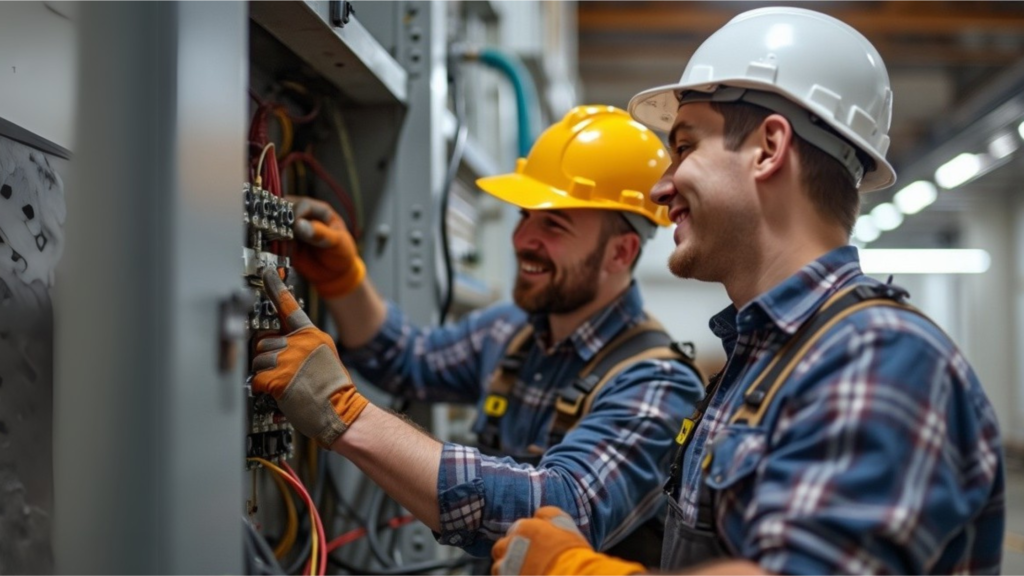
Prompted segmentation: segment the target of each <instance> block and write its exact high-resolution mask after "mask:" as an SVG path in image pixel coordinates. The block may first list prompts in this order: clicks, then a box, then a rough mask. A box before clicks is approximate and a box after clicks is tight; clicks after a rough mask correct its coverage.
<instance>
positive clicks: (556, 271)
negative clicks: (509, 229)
mask: <svg viewBox="0 0 1024 576" xmlns="http://www.w3.org/2000/svg"><path fill="white" fill-rule="evenodd" d="M604 247H605V244H604V243H603V242H598V244H597V246H596V247H595V248H594V250H593V251H592V252H591V253H590V254H587V256H586V257H584V258H583V259H582V260H581V261H580V262H578V263H577V264H575V265H573V266H571V267H566V268H556V267H555V265H554V263H553V262H551V261H550V260H547V259H546V258H543V257H541V256H540V255H539V254H536V253H534V252H528V251H525V250H524V251H521V252H519V253H518V254H517V256H518V257H519V260H520V262H535V263H538V264H541V265H543V266H545V267H547V268H548V269H549V270H551V271H552V272H551V273H550V280H549V281H548V282H547V285H545V286H544V287H543V288H541V289H540V290H537V289H536V287H535V286H534V282H533V281H531V280H529V279H526V278H524V277H523V276H521V275H520V276H517V277H516V285H515V287H514V288H513V290H512V298H513V299H514V300H515V302H516V304H517V305H518V306H519V307H520V308H522V309H523V310H526V311H527V312H529V313H531V314H568V313H570V312H575V311H576V310H578V309H580V308H581V307H583V306H585V305H586V304H589V303H591V302H593V300H594V298H596V297H597V290H598V285H599V279H600V273H601V259H602V256H603V255H604Z"/></svg>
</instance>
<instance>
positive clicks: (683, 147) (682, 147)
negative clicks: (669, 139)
mask: <svg viewBox="0 0 1024 576" xmlns="http://www.w3.org/2000/svg"><path fill="white" fill-rule="evenodd" d="M690 148H691V146H690V145H689V144H676V147H675V149H674V150H673V151H674V152H675V154H676V157H682V156H683V155H684V154H686V153H687V152H689V151H690Z"/></svg>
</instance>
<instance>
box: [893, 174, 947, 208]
mask: <svg viewBox="0 0 1024 576" xmlns="http://www.w3.org/2000/svg"><path fill="white" fill-rule="evenodd" d="M938 196H939V193H938V190H937V189H936V188H935V184H932V183H931V182H929V181H927V180H918V181H917V182H911V183H910V184H908V185H907V186H905V187H904V188H903V189H902V190H900V191H899V192H897V193H896V195H895V196H894V197H893V199H892V200H893V203H895V204H896V207H897V208H899V209H900V212H903V213H904V214H917V213H918V212H920V211H921V210H923V209H924V208H925V207H926V206H928V205H929V204H931V203H932V202H935V199H936V198H938Z"/></svg>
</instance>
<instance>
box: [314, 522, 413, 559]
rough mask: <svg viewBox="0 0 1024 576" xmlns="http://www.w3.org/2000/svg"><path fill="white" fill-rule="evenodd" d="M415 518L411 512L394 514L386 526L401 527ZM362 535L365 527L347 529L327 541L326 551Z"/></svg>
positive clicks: (364, 532)
mask: <svg viewBox="0 0 1024 576" xmlns="http://www.w3.org/2000/svg"><path fill="white" fill-rule="evenodd" d="M415 519H416V518H415V517H413V515H411V514H406V515H405V516H395V517H394V518H392V519H391V520H388V522H387V527H388V528H390V529H392V530H394V529H396V528H401V527H402V526H405V525H406V524H408V523H410V522H412V521H413V520H415ZM364 536H366V527H360V528H356V529H354V530H349V531H348V532H345V533H344V534H342V535H341V536H338V537H337V538H335V539H334V540H331V541H330V542H328V543H327V553H328V554H330V553H331V552H334V551H335V550H337V549H338V548H341V547H342V546H345V545H347V544H351V543H353V542H355V541H356V540H359V539H360V538H362V537H364Z"/></svg>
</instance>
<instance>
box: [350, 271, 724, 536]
mask: <svg viewBox="0 0 1024 576" xmlns="http://www.w3.org/2000/svg"><path fill="white" fill-rule="evenodd" d="M645 318H646V315H645V313H644V311H643V306H642V302H641V298H640V292H639V289H638V288H637V287H636V285H635V284H634V285H633V286H631V287H630V289H629V290H628V291H627V292H626V293H625V294H624V295H623V296H622V297H621V298H619V299H618V300H617V301H615V302H614V303H612V304H611V305H609V306H608V307H606V308H604V309H602V310H601V311H599V312H598V313H596V314H595V315H594V316H593V317H591V318H589V319H588V320H587V321H585V322H584V323H583V324H582V325H580V327H579V328H578V329H577V330H576V331H575V332H574V333H573V334H572V335H570V336H569V337H568V338H566V339H565V340H563V341H562V342H559V343H555V344H554V345H553V346H552V347H551V348H550V349H545V345H544V342H546V339H547V334H548V328H547V324H546V317H544V316H538V317H531V318H528V317H527V314H526V313H525V312H524V311H522V310H521V309H519V308H517V307H515V306H513V305H510V304H508V305H497V306H493V307H491V308H488V309H486V310H482V311H476V312H474V313H472V314H470V315H469V316H468V317H466V318H464V319H463V320H461V321H460V322H458V323H456V324H452V325H448V326H445V327H442V328H434V329H421V328H417V327H414V326H413V325H411V324H410V323H409V322H408V321H407V320H406V319H405V318H404V317H403V315H402V314H401V312H400V311H399V310H398V308H397V307H395V306H394V305H389V309H388V316H387V320H386V321H385V323H384V326H383V327H382V329H381V331H380V333H379V334H378V335H377V336H376V337H375V338H374V340H372V341H371V342H370V343H369V344H367V345H366V346H365V347H363V348H361V349H359V350H353V351H346V352H344V353H343V356H342V357H343V360H344V362H345V363H346V365H348V366H350V367H352V368H355V369H356V370H358V371H359V372H360V374H362V375H363V376H364V377H365V378H366V379H367V380H368V381H369V382H373V383H374V384H375V385H377V386H379V387H382V388H383V389H385V390H387V391H388V392H390V393H392V394H400V395H404V396H407V397H410V398H413V399H416V400H420V401H429V402H456V403H475V404H477V406H478V413H479V416H478V420H477V422H476V425H475V431H477V432H479V431H480V430H481V429H482V425H483V423H484V421H485V416H483V414H482V410H479V407H480V405H481V403H482V401H483V393H484V392H485V390H486V387H487V381H488V380H489V378H490V376H491V373H492V372H493V371H494V369H495V367H496V366H497V365H498V363H499V362H500V360H501V359H502V358H503V357H504V355H505V353H506V350H505V348H506V346H507V344H508V341H509V340H510V339H511V338H512V336H514V335H515V334H516V333H517V332H518V331H519V330H520V328H522V327H523V326H524V325H525V323H526V322H527V321H530V322H532V323H533V324H534V328H535V337H536V338H537V343H536V345H534V346H533V347H532V350H531V352H530V354H529V356H528V357H527V358H526V360H525V362H524V364H523V367H522V369H521V371H520V378H519V381H518V382H516V384H515V385H514V387H513V389H512V391H511V393H510V395H509V405H508V409H507V411H506V413H505V415H504V416H503V417H502V418H501V439H502V442H503V444H504V445H503V447H502V448H503V452H504V453H506V454H510V455H513V456H514V455H516V454H526V453H527V447H528V446H530V445H531V444H534V445H537V446H539V447H542V448H547V447H548V438H547V435H548V431H549V429H550V425H551V420H552V418H553V415H554V411H555V409H554V404H555V398H556V396H557V393H558V390H559V388H561V387H562V386H567V385H569V384H571V382H572V381H573V380H574V378H575V377H576V376H577V374H578V373H579V371H580V370H581V369H582V368H583V367H584V366H585V365H586V363H587V362H588V361H589V360H590V359H591V358H593V356H594V355H595V354H597V352H598V351H599V350H601V348H602V347H603V346H604V345H605V343H607V342H609V341H610V340H611V339H612V338H613V337H614V336H615V335H616V334H617V333H618V332H619V331H621V330H622V329H624V328H626V327H628V326H632V325H634V324H636V323H638V322H640V321H642V320H644V319H645ZM703 393H704V389H703V384H702V383H701V382H700V380H699V378H698V377H697V375H696V373H695V372H694V371H693V370H692V369H690V368H689V367H688V366H686V365H684V364H682V363H680V362H677V361H660V360H654V361H643V362H638V363H636V364H634V365H633V366H631V367H629V368H627V369H625V370H623V371H622V372H620V373H619V374H618V375H617V376H615V377H614V378H613V379H612V380H610V381H609V382H608V383H607V384H606V385H605V386H604V388H602V389H601V391H600V392H598V393H597V395H596V397H595V401H594V403H593V407H592V409H591V411H590V413H589V414H588V415H587V416H586V417H584V418H583V419H581V420H580V422H579V424H578V425H577V427H576V428H575V429H573V430H572V431H570V432H569V433H568V434H566V436H565V438H564V439H563V441H562V442H561V443H559V444H557V445H556V446H555V447H553V448H551V449H549V450H547V451H546V452H545V454H544V457H543V458H542V459H541V461H540V463H539V464H538V465H537V466H530V465H526V464H520V463H517V462H516V461H515V460H514V459H513V458H510V457H493V456H485V455H482V454H481V453H480V451H479V450H477V449H476V448H472V447H468V446H460V445H457V444H452V443H446V444H445V445H444V449H443V453H442V456H441V470H440V474H439V477H438V481H437V490H438V498H439V500H440V506H441V510H440V512H441V532H440V534H439V535H438V541H439V542H441V543H443V544H450V545H454V546H459V547H461V548H463V549H465V550H466V551H468V552H470V553H472V554H476V555H486V554H488V553H489V551H490V549H491V546H492V545H493V544H494V541H495V540H497V539H498V538H500V537H501V536H503V535H504V533H505V532H506V530H507V529H508V527H509V526H510V525H511V524H512V523H513V522H515V521H516V520H518V519H519V518H524V517H529V516H532V515H533V513H534V511H535V510H537V508H539V507H541V506H546V505H553V506H558V507H559V508H562V509H563V510H565V511H566V512H568V513H569V514H570V515H571V516H572V517H573V518H574V519H575V520H576V524H577V525H578V526H579V527H580V529H581V530H582V531H583V533H584V534H585V535H587V536H588V538H589V539H590V541H591V542H592V543H594V544H595V546H597V547H599V548H607V547H609V546H611V545H613V544H615V542H617V541H618V540H620V539H621V538H622V537H623V536H625V535H626V534H628V533H629V532H631V531H632V529H633V528H635V527H637V526H638V525H639V524H640V523H642V522H644V521H646V520H647V519H649V518H651V517H652V516H654V515H655V514H657V513H659V512H660V511H661V509H662V508H663V504H664V503H663V502H662V501H661V497H660V494H661V485H662V484H663V483H664V480H665V476H666V473H667V470H668V464H669V462H670V460H671V457H672V453H673V449H674V442H673V439H674V437H675V434H676V431H677V430H678V426H679V422H680V421H681V420H682V419H683V417H684V416H687V415H689V414H690V413H691V412H692V411H693V409H694V406H695V405H696V403H697V402H698V401H700V398H701V397H702V395H703Z"/></svg>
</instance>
